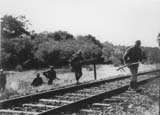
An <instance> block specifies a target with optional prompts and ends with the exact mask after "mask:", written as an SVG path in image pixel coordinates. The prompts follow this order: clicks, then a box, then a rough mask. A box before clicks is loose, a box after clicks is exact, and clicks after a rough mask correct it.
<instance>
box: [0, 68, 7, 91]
mask: <svg viewBox="0 0 160 115" xmlns="http://www.w3.org/2000/svg"><path fill="white" fill-rule="evenodd" d="M6 82H7V81H6V74H5V73H4V70H3V69H0V90H1V91H4V90H5V86H6Z"/></svg>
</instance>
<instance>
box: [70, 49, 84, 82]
mask: <svg viewBox="0 0 160 115" xmlns="http://www.w3.org/2000/svg"><path fill="white" fill-rule="evenodd" d="M82 60H83V57H82V52H81V51H78V52H77V53H75V54H74V55H73V56H72V58H71V66H72V68H73V71H74V72H75V77H76V81H77V84H78V83H79V79H80V78H81V76H82V63H81V61H82Z"/></svg>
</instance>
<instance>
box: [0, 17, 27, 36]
mask: <svg viewBox="0 0 160 115" xmlns="http://www.w3.org/2000/svg"><path fill="white" fill-rule="evenodd" d="M1 20H2V37H3V38H15V37H19V36H20V35H22V34H26V35H29V32H28V31H27V29H28V25H29V21H28V20H27V19H26V17H25V16H18V17H13V16H11V15H5V16H4V17H2V18H1Z"/></svg>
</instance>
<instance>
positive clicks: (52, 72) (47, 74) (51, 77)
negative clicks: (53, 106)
mask: <svg viewBox="0 0 160 115" xmlns="http://www.w3.org/2000/svg"><path fill="white" fill-rule="evenodd" d="M43 75H44V76H45V77H46V78H47V79H48V84H49V85H51V84H52V82H53V80H54V79H56V71H55V70H54V68H53V67H52V68H51V69H50V70H48V71H46V72H43Z"/></svg>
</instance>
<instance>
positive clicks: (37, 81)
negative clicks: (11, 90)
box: [31, 73, 43, 86]
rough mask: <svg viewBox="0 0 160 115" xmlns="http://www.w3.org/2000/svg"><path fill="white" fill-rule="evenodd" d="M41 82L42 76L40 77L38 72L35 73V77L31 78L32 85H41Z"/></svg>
mask: <svg viewBox="0 0 160 115" xmlns="http://www.w3.org/2000/svg"><path fill="white" fill-rule="evenodd" d="M42 84H43V80H42V78H41V77H40V74H39V73H37V77H36V78H35V79H34V80H33V82H32V84H31V85H32V86H40V85H42Z"/></svg>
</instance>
